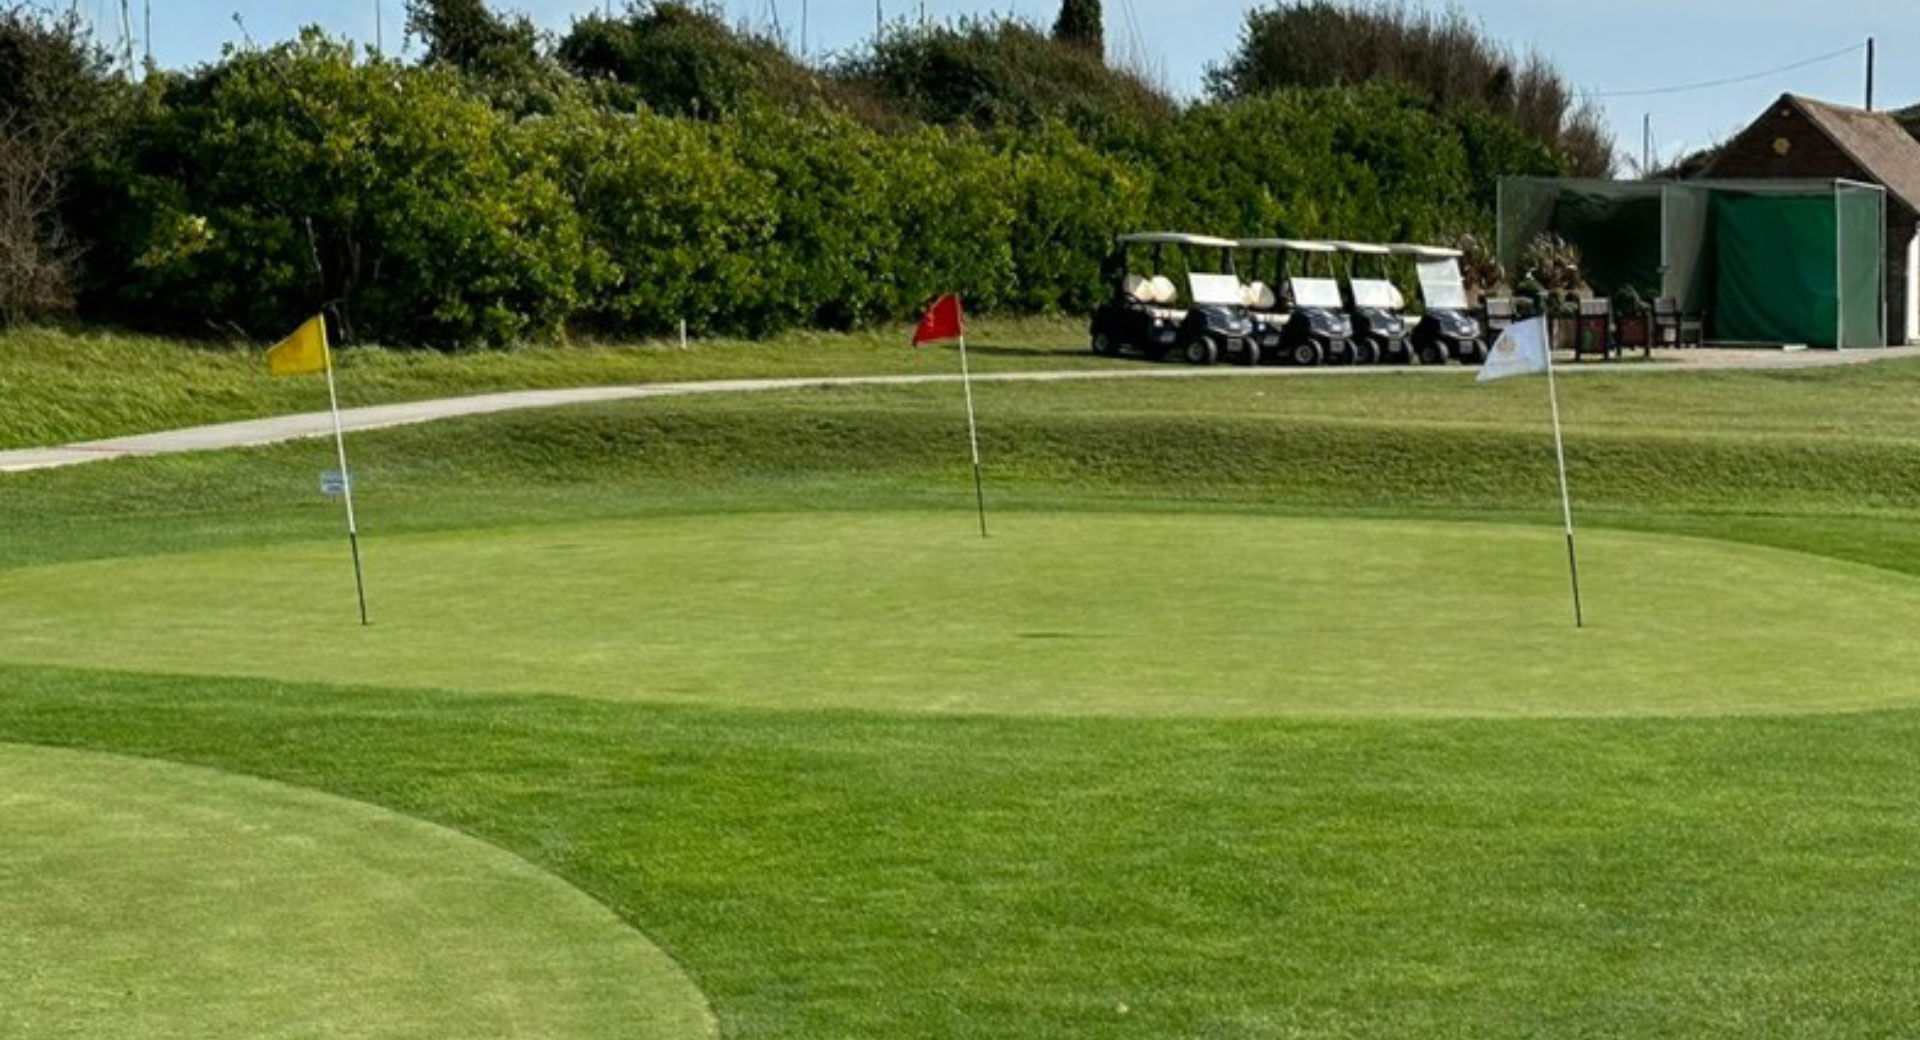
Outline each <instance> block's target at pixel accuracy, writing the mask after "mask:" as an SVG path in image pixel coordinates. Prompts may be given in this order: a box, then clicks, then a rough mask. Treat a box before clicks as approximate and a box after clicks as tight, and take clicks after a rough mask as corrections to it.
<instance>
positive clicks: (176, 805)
mask: <svg viewBox="0 0 1920 1040" xmlns="http://www.w3.org/2000/svg"><path fill="white" fill-rule="evenodd" d="M0 834H4V835H5V836H6V838H5V840H4V841H0V922H4V923H3V924H0V978H3V979H5V980H6V996H5V998H4V999H0V1036H9V1037H37V1038H41V1040H53V1038H60V1037H76V1038H77V1037H111V1036H138V1037H145V1038H169V1037H177V1038H181V1040H187V1038H192V1040H219V1038H224V1037H233V1038H242V1037H244V1038H248V1040H261V1038H272V1037H332V1038H410V1037H420V1038H427V1037H436V1038H437V1037H455V1036H457V1037H471V1038H484V1037H515V1038H550V1040H578V1038H597V1037H609V1038H611V1037H622V1038H629V1037H639V1038H643V1040H698V1038H705V1037H713V1036H717V1035H718V1034H717V1030H716V1028H715V1026H714V1023H713V1021H712V1016H711V1014H710V1013H709V1011H708V1010H707V1007H706V1004H705V1001H704V1000H703V998H702V997H701V995H700V993H699V991H698V990H696V989H695V988H694V986H693V984H692V983H691V982H690V981H689V980H688V979H687V978H686V977H685V975H683V974H682V973H681V972H680V970H679V969H678V968H677V967H676V966H675V965H674V963H673V962H672V961H671V960H670V959H669V958H668V957H667V956H666V955H665V954H664V953H662V952H661V951H660V950H658V949H657V948H655V947H654V946H653V945H652V944H650V943H649V942H647V941H646V939H645V938H643V937H642V936H641V935H639V934H638V933H637V932H634V931H633V930H632V929H631V928H629V927H627V926H626V925H625V924H624V923H622V922H621V921H620V920H619V919H618V918H617V917H615V916H614V914H613V913H612V912H611V911H609V910H607V909H606V908H605V907H603V906H601V905H600V904H598V903H596V902H594V901H593V900H591V899H589V898H587V897H586V896H585V895H583V894H581V893H580V892H578V891H577V890H575V889H573V888H571V887H569V886H567V885H566V884H563V883H562V882H560V881H559V880H557V879H555V878H553V877H551V876H550V875H547V874H544V873H542V872H541V871H539V870H537V869H535V868H534V867H532V866H531V865H529V864H528V863H526V862H525V861H524V860H521V859H519V858H517V857H514V856H512V855H509V854H507V853H506V852H503V851H501V850H499V849H497V848H495V847H493V846H491V845H487V844H485V843H482V842H480V841H477V840H474V839H472V838H468V837H464V836H462V835H459V834H456V833H454V832H452V831H448V830H445V829H443V828H439V827H434V826H431V825H429V824H426V823H422V822H420V821H418V820H413V819H409V818H407V817H403V816H399V815H396V814H394V813H390V812H386V811H384V810H380V809H376V808H374V807H372V806H368V805H363V804H361V803H358V802H349V801H345V800H342V799H338V798H332V797H328V796H325V795H321V794H317V793H313V792H308V791H303V790H300V789H297V788H291V787H286V786H282V785H279V784H272V783H267V782H264V781H259V780H252V779H247V778H242V777H238V776H233V775H230V774H225V773H218V772H213V771H209V770H204V769H195V768H189V767H185V766H178V765H170V764H163V763H159V762H152V761H146V760H142V759H131V758H121V757H116V756H110V755H98V754H86V753H79V752H72V751H57V750H52V749H42V748H31V747H23V746H19V745H5V744H0Z"/></svg>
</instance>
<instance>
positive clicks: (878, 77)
mask: <svg viewBox="0 0 1920 1040" xmlns="http://www.w3.org/2000/svg"><path fill="white" fill-rule="evenodd" d="M833 74H834V75H835V76H836V78H838V79H840V80H842V81H844V82H846V83H849V84H851V85H853V86H854V87H856V88H859V89H863V90H865V91H867V92H868V93H870V94H872V95H873V96H875V97H878V98H882V99H885V100H886V101H887V102H888V103H890V104H892V105H893V106H895V107H896V108H898V109H899V110H900V111H901V112H903V113H904V114H906V115H907V116H909V117H911V118H912V119H914V120H915V121H917V122H921V123H932V124H934V125H937V126H957V125H970V126H975V127H981V128H989V127H1002V126H1011V127H1035V126H1038V125H1040V124H1041V123H1043V122H1046V121H1047V120H1050V119H1052V120H1059V121H1061V122H1064V123H1066V124H1068V125H1069V126H1072V127H1073V128H1074V129H1076V130H1078V131H1080V132H1082V133H1085V134H1089V135H1092V136H1095V137H1104V136H1106V135H1108V134H1113V133H1126V132H1129V131H1131V130H1132V129H1133V128H1135V127H1138V126H1141V125H1158V124H1161V123H1163V122H1164V121H1165V120H1166V119H1167V118H1168V117H1170V116H1171V115H1172V114H1173V112H1174V111H1175V107H1176V106H1175V105H1174V103H1173V102H1172V100H1171V99H1169V98H1167V97H1166V96H1165V95H1163V94H1161V93H1160V92H1158V91H1156V90H1154V89H1153V88H1152V87H1151V86H1149V85H1147V83H1145V82H1144V81H1143V80H1141V79H1140V78H1138V77H1137V76H1134V75H1132V74H1131V73H1127V72H1124V71H1120V70H1116V69H1110V68H1108V67H1107V64H1106V62H1105V60H1104V59H1103V57H1102V55H1101V54H1100V53H1099V52H1098V51H1096V50H1092V49H1089V48H1087V47H1085V46H1079V45H1075V44H1071V43H1062V42H1060V41H1058V40H1055V39H1054V38H1052V37H1050V36H1048V35H1047V34H1046V33H1045V32H1043V31H1041V30H1040V29H1038V28H1035V27H1034V26H1032V25H1029V24H1027V23H1026V22H1022V21H1019V20H1017V19H1011V18H998V19H961V20H960V21H959V22H957V23H955V24H954V25H951V26H899V27H896V28H894V29H893V30H892V31H891V32H889V33H888V34H887V35H886V36H884V37H882V38H881V39H880V40H879V41H878V42H876V43H875V44H874V46H873V48H872V50H871V51H870V52H868V53H865V54H861V55H856V56H853V57H849V58H846V59H843V60H842V61H841V62H840V63H839V64H838V65H837V66H836V67H835V68H834V70H833Z"/></svg>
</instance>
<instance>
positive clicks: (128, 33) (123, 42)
mask: <svg viewBox="0 0 1920 1040" xmlns="http://www.w3.org/2000/svg"><path fill="white" fill-rule="evenodd" d="M120 49H121V51H122V52H124V53H125V54H126V56H127V75H129V76H131V75H133V14H132V12H130V11H128V10H127V0H120Z"/></svg>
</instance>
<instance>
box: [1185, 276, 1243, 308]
mask: <svg viewBox="0 0 1920 1040" xmlns="http://www.w3.org/2000/svg"><path fill="white" fill-rule="evenodd" d="M1187 287H1188V288H1190V289H1191V290H1193V302H1194V303H1195V304H1198V305H1201V306H1215V307H1238V306H1240V305H1241V304H1242V303H1244V302H1245V300H1244V299H1243V294H1242V292H1241V289H1240V279H1239V278H1237V277H1235V276H1234V275H1230V274H1198V273H1194V274H1189V275H1187Z"/></svg>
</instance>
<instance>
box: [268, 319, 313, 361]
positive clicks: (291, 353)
mask: <svg viewBox="0 0 1920 1040" xmlns="http://www.w3.org/2000/svg"><path fill="white" fill-rule="evenodd" d="M326 370H327V318H326V315H324V314H316V315H314V316H313V319H312V320H310V321H308V322H307V323H306V324H305V325H302V326H300V327H299V328H298V329H295V330H294V333H293V335H291V336H288V337H287V338H286V339H284V340H281V341H280V345H279V346H277V347H274V348H273V349H272V350H269V351H267V371H269V372H271V373H273V374H274V375H276V376H303V375H306V374H307V373H309V372H325V371H326Z"/></svg>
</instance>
